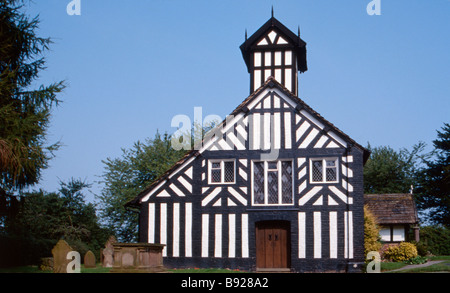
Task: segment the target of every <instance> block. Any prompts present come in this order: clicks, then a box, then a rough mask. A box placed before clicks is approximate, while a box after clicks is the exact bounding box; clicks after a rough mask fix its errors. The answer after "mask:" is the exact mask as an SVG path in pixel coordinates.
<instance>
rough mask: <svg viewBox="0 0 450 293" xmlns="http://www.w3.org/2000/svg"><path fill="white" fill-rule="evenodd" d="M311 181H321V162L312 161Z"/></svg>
mask: <svg viewBox="0 0 450 293" xmlns="http://www.w3.org/2000/svg"><path fill="white" fill-rule="evenodd" d="M312 181H313V182H322V181H323V168H322V160H320V161H312Z"/></svg>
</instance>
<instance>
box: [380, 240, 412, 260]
mask: <svg viewBox="0 0 450 293" xmlns="http://www.w3.org/2000/svg"><path fill="white" fill-rule="evenodd" d="M416 256H417V248H416V246H415V245H414V244H412V243H409V242H401V243H400V244H399V245H398V246H391V247H389V248H388V249H387V250H386V251H385V253H384V258H386V259H389V260H390V261H393V262H401V261H406V260H408V259H411V258H414V257H416Z"/></svg>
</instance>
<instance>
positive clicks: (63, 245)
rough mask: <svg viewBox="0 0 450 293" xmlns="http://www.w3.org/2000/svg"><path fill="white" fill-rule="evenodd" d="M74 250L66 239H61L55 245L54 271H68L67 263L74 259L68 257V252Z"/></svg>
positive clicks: (53, 251)
mask: <svg viewBox="0 0 450 293" xmlns="http://www.w3.org/2000/svg"><path fill="white" fill-rule="evenodd" d="M71 251H73V249H72V247H70V245H69V244H67V242H66V241H64V240H62V239H61V240H59V241H58V243H56V245H55V246H54V247H53V249H52V254H53V272H54V273H67V265H68V264H69V263H70V262H71V261H72V260H71V259H67V254H68V253H69V252H71Z"/></svg>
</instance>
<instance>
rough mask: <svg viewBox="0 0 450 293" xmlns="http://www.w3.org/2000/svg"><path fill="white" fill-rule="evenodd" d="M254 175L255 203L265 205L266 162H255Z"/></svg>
mask: <svg viewBox="0 0 450 293" xmlns="http://www.w3.org/2000/svg"><path fill="white" fill-rule="evenodd" d="M253 173H254V174H253V201H254V203H255V204H264V162H255V163H254V164H253Z"/></svg>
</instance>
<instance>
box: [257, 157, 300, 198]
mask: <svg viewBox="0 0 450 293" xmlns="http://www.w3.org/2000/svg"><path fill="white" fill-rule="evenodd" d="M292 180H293V179H292V161H273V162H253V204H256V205H280V204H292V203H293V190H292Z"/></svg>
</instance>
